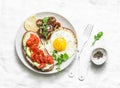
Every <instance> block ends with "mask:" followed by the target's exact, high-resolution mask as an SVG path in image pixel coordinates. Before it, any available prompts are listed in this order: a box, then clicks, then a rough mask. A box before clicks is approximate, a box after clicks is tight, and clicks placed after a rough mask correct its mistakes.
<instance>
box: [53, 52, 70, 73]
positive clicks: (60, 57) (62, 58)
mask: <svg viewBox="0 0 120 88" xmlns="http://www.w3.org/2000/svg"><path fill="white" fill-rule="evenodd" d="M52 56H53V58H54V60H55V61H56V62H57V63H56V65H57V68H56V69H57V71H58V70H60V65H61V64H62V63H63V62H65V61H66V60H68V58H69V56H68V54H67V53H64V54H60V55H57V51H56V50H53V52H52Z"/></svg>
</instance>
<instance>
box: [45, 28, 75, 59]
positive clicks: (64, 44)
mask: <svg viewBox="0 0 120 88" xmlns="http://www.w3.org/2000/svg"><path fill="white" fill-rule="evenodd" d="M45 48H46V49H47V51H48V53H49V54H50V55H52V52H53V50H57V51H58V55H60V54H64V53H67V54H68V56H69V57H71V56H72V55H73V54H74V53H75V51H76V49H77V38H76V35H75V33H74V32H73V31H72V30H70V29H67V28H64V27H60V28H59V29H56V30H55V31H54V32H53V33H52V35H51V38H50V39H49V40H48V42H47V43H45Z"/></svg>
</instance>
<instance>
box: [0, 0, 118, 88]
mask: <svg viewBox="0 0 120 88" xmlns="http://www.w3.org/2000/svg"><path fill="white" fill-rule="evenodd" d="M44 11H50V12H55V13H58V14H61V15H63V16H64V17H66V18H67V19H68V20H70V22H71V23H72V24H73V26H74V27H75V29H76V31H77V34H78V35H79V36H78V37H79V40H80V39H81V38H82V36H81V34H82V32H83V29H85V27H86V26H87V24H92V25H94V31H96V30H101V31H103V32H104V36H103V39H104V42H103V43H104V45H105V48H106V49H107V51H108V55H109V58H108V60H107V62H106V63H105V64H104V65H103V66H101V67H96V66H94V65H93V64H92V63H91V62H89V70H88V74H87V76H86V79H85V80H84V81H82V82H81V81H79V80H78V78H77V75H76V76H75V77H74V78H69V77H68V72H69V71H70V69H71V68H72V66H73V65H74V64H73V65H71V66H70V67H68V68H67V69H66V70H64V71H62V72H60V73H59V74H54V75H40V74H37V73H34V72H32V71H30V70H29V69H27V68H26V67H25V66H24V65H23V64H22V63H21V62H20V60H19V59H18V57H17V55H16V52H15V47H14V41H15V36H16V33H17V31H18V29H19V26H20V24H21V23H22V22H23V21H24V20H25V19H26V18H27V17H28V16H30V15H32V14H35V13H38V12H44ZM92 35H94V32H93V34H92ZM90 43H91V42H89V43H88V44H87V45H89V44H90ZM103 43H102V44H103ZM87 50H89V49H88V48H87V47H86V48H85V49H84V52H83V54H82V56H83V57H82V58H84V56H86V54H85V52H87ZM119 52H120V0H0V88H120V53H119ZM85 59H86V58H85ZM76 72H77V71H76Z"/></svg>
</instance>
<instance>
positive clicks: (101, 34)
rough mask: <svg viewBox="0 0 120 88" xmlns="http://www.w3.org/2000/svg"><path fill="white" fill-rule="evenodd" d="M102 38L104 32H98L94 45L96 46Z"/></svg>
mask: <svg viewBox="0 0 120 88" xmlns="http://www.w3.org/2000/svg"><path fill="white" fill-rule="evenodd" d="M102 36H103V32H98V33H97V35H94V41H93V43H92V45H94V44H95V43H96V41H98V40H99V39H100V38H101V37H102Z"/></svg>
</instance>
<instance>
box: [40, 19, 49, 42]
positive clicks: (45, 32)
mask: <svg viewBox="0 0 120 88" xmlns="http://www.w3.org/2000/svg"><path fill="white" fill-rule="evenodd" d="M48 20H49V17H44V18H43V23H42V26H41V27H40V28H42V29H43V31H42V35H43V36H44V37H45V39H46V40H47V38H48V25H47V22H48Z"/></svg>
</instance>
